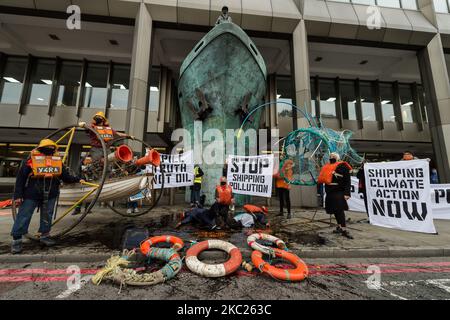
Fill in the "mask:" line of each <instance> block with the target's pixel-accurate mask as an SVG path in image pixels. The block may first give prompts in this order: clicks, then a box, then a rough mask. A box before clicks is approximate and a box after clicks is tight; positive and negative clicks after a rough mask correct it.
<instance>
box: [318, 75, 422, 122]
mask: <svg viewBox="0 0 450 320" xmlns="http://www.w3.org/2000/svg"><path fill="white" fill-rule="evenodd" d="M338 81H339V82H338ZM316 83H317V84H318V86H316V85H315V84H316ZM337 84H338V85H337ZM358 84H359V87H357V86H358ZM396 86H397V84H396V83H394V82H378V81H367V80H359V81H357V80H356V79H339V80H337V79H331V78H320V77H319V78H317V77H311V102H312V110H313V112H312V114H313V115H314V109H315V108H314V105H315V104H318V106H316V107H318V108H320V113H321V117H322V118H335V117H338V116H337V113H336V97H340V101H341V108H342V120H351V121H363V122H367V121H373V122H375V121H383V122H395V121H399V122H402V123H417V122H418V119H417V117H418V116H421V117H422V120H423V122H424V123H427V122H428V120H427V115H426V109H425V108H426V107H425V101H426V100H425V94H424V92H423V88H422V86H421V85H418V84H414V83H399V84H398V93H397V92H396V90H394V87H395V88H396ZM414 87H417V94H416V93H414V92H415V91H414ZM336 88H338V90H339V91H338V92H337V90H336ZM415 95H416V96H415ZM359 99H360V102H361V115H359V112H358V108H359V106H358V101H359ZM316 101H317V102H316ZM396 108H399V109H400V110H399V111H398V114H401V115H402V117H401V119H397V118H396ZM316 110H318V109H316Z"/></svg>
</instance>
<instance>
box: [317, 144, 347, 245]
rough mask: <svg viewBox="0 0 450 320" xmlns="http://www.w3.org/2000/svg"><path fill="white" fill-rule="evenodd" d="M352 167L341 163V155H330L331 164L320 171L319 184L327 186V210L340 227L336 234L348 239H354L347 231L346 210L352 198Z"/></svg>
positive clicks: (337, 228)
mask: <svg viewBox="0 0 450 320" xmlns="http://www.w3.org/2000/svg"><path fill="white" fill-rule="evenodd" d="M351 170H352V167H351V166H350V165H349V164H348V163H347V162H345V161H340V156H339V154H337V153H335V152H333V153H331V154H330V162H329V163H327V164H325V165H324V166H323V167H322V170H321V171H320V174H319V178H318V183H323V184H325V192H326V194H327V196H326V199H325V210H326V212H327V213H328V214H334V216H335V218H336V222H337V224H338V226H337V227H336V230H335V231H333V232H334V233H340V234H342V235H343V236H344V237H346V238H348V239H353V237H352V236H351V235H350V233H349V232H348V230H347V229H346V221H345V210H348V204H347V200H348V199H350V196H351V180H350V171H351Z"/></svg>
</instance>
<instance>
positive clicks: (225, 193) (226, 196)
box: [216, 184, 233, 205]
mask: <svg viewBox="0 0 450 320" xmlns="http://www.w3.org/2000/svg"><path fill="white" fill-rule="evenodd" d="M216 192H217V195H218V198H219V203H220V204H224V205H230V204H231V199H232V198H233V189H232V188H231V186H230V185H229V184H227V185H226V186H217V187H216Z"/></svg>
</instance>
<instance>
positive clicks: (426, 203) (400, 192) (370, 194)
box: [365, 160, 436, 233]
mask: <svg viewBox="0 0 450 320" xmlns="http://www.w3.org/2000/svg"><path fill="white" fill-rule="evenodd" d="M365 178H366V190H367V201H368V209H369V218H370V223H371V224H373V225H377V226H382V227H387V228H394V229H401V230H408V231H416V232H424V233H436V229H435V227H434V223H433V212H432V208H431V197H430V190H431V189H430V172H429V163H428V161H427V160H411V161H395V162H382V163H367V164H365Z"/></svg>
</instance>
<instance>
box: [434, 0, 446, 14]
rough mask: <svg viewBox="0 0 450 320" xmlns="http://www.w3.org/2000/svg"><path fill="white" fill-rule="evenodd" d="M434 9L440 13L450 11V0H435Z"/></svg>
mask: <svg viewBox="0 0 450 320" xmlns="http://www.w3.org/2000/svg"><path fill="white" fill-rule="evenodd" d="M433 2H434V9H435V10H436V12H438V13H449V12H450V10H449V9H450V1H449V0H433Z"/></svg>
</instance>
